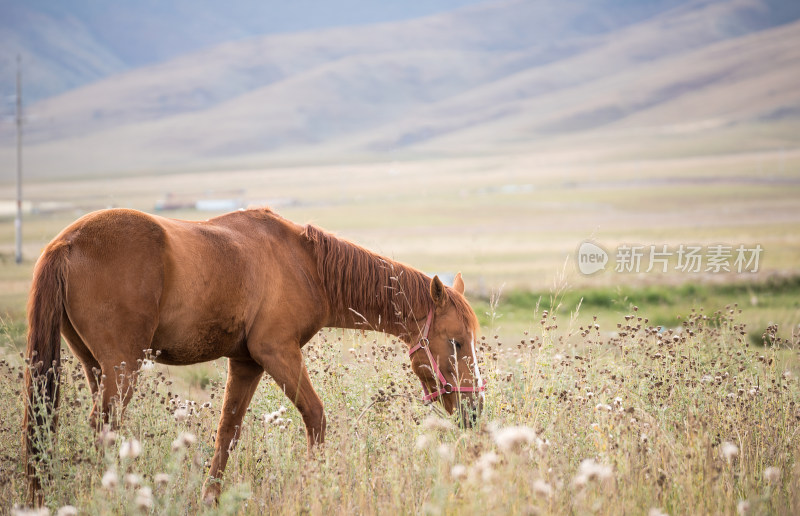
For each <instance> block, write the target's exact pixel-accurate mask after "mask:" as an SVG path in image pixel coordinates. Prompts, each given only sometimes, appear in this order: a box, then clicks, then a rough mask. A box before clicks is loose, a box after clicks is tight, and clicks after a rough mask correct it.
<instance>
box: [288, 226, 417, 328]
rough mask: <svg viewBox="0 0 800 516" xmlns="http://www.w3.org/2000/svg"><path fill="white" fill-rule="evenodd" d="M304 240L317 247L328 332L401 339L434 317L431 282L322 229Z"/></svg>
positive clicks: (306, 231)
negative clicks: (430, 315)
mask: <svg viewBox="0 0 800 516" xmlns="http://www.w3.org/2000/svg"><path fill="white" fill-rule="evenodd" d="M302 234H303V235H304V236H305V237H306V238H307V239H308V241H310V242H311V243H312V247H311V252H312V253H313V255H314V256H313V258H314V261H316V264H317V272H318V274H319V278H320V282H321V283H322V287H323V290H324V292H325V297H326V298H327V301H328V313H329V321H328V326H334V327H339V328H355V329H364V330H376V331H382V332H385V333H390V334H393V335H397V336H399V337H401V338H402V337H403V336H404V335H406V334H408V333H413V332H414V331H416V329H417V328H416V326H417V320H418V319H419V318H420V317H422V318H424V317H425V316H426V315H427V313H428V308H429V306H428V305H429V304H430V299H429V296H430V294H429V288H430V287H429V285H430V278H428V277H427V276H425V275H424V274H422V273H421V272H420V271H418V270H416V269H414V268H412V267H408V266H406V265H403V264H401V263H397V262H395V261H393V260H390V259H388V258H385V257H382V256H379V255H377V254H375V253H373V252H372V251H369V250H367V249H365V248H363V247H360V246H358V245H356V244H353V243H352V242H348V241H347V240H344V239H341V238H338V237H336V236H334V235H331V234H329V233H326V232H324V231H323V230H321V229H319V228H317V227H314V226H311V225H308V226H305V228H304V229H303V233H302ZM409 326H411V327H409Z"/></svg>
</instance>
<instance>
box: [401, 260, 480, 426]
mask: <svg viewBox="0 0 800 516" xmlns="http://www.w3.org/2000/svg"><path fill="white" fill-rule="evenodd" d="M430 295H431V298H432V300H433V308H431V310H430V312H429V313H428V318H427V320H426V323H425V325H424V327H422V328H421V329H420V332H419V335H418V336H417V339H416V340H415V343H414V344H412V347H411V350H410V354H411V367H412V369H413V370H414V373H416V375H417V376H418V377H419V379H420V380H421V381H422V386H423V390H424V391H425V400H426V401H433V400H436V399H438V400H440V401H441V402H442V404H443V405H444V408H445V410H447V412H449V413H450V414H452V413H453V412H454V411H455V410H456V409H458V410H459V415H460V417H461V421H462V424H463V425H464V426H467V427H471V426H472V425H474V424H475V423H476V422H477V419H478V415H479V414H480V412H481V409H482V408H483V398H484V394H483V389H484V384H483V380H482V379H481V375H480V371H479V370H478V362H477V355H476V354H475V346H476V342H475V340H476V339H477V337H478V335H477V334H478V330H479V329H480V328H479V325H478V318H477V317H476V316H475V312H474V311H473V310H472V308H471V307H470V306H469V303H467V300H466V299H465V298H464V281H463V280H462V279H461V274H460V273H459V274H457V275H456V278H455V281H454V282H453V288H447V287H445V286H444V285H443V284H442V282H441V280H440V279H439V277H438V276H434V278H433V279H432V280H431V284H430Z"/></svg>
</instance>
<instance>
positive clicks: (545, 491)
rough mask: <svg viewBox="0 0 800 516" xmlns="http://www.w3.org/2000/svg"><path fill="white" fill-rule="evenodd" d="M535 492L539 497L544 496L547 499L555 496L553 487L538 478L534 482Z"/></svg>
mask: <svg viewBox="0 0 800 516" xmlns="http://www.w3.org/2000/svg"><path fill="white" fill-rule="evenodd" d="M533 492H534V493H536V494H538V495H539V496H544V497H545V498H550V497H551V496H553V486H551V485H550V484H548V483H547V482H545V481H544V480H542V479H541V478H538V479H536V480H534V481H533Z"/></svg>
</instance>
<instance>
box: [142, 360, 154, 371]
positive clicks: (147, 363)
mask: <svg viewBox="0 0 800 516" xmlns="http://www.w3.org/2000/svg"><path fill="white" fill-rule="evenodd" d="M155 367H156V363H155V362H153V361H152V360H142V366H141V369H142V371H152V370H153V369H154V368H155Z"/></svg>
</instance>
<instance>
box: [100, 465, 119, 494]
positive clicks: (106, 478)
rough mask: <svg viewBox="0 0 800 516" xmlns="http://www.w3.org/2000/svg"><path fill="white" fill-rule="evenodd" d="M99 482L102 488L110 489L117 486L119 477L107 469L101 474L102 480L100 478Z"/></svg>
mask: <svg viewBox="0 0 800 516" xmlns="http://www.w3.org/2000/svg"><path fill="white" fill-rule="evenodd" d="M100 484H101V485H102V486H103V488H105V489H108V490H111V489H114V488H115V487H117V485H118V484H119V477H118V476H117V472H116V471H114V470H112V469H109V470H108V471H106V472H105V473H104V474H103V478H102V480H100Z"/></svg>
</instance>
